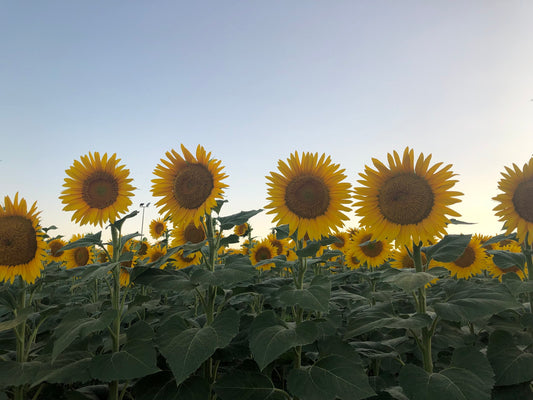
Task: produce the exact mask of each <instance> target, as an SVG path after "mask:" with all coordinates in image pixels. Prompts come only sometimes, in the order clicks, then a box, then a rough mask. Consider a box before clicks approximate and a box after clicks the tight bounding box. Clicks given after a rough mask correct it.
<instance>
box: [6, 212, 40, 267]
mask: <svg viewBox="0 0 533 400" xmlns="http://www.w3.org/2000/svg"><path fill="white" fill-rule="evenodd" d="M36 252H37V233H36V232H35V229H34V228H33V224H32V222H31V220H29V219H27V218H24V217H22V216H18V215H8V216H5V217H0V265H7V266H15V265H23V264H27V263H29V262H30V261H32V260H33V259H34V258H35V254H36Z"/></svg>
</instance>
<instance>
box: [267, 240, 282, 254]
mask: <svg viewBox="0 0 533 400" xmlns="http://www.w3.org/2000/svg"><path fill="white" fill-rule="evenodd" d="M269 242H270V244H271V245H272V246H273V247H274V248H275V249H276V253H277V254H278V255H280V254H283V243H281V242H280V241H279V240H278V239H270V240H269Z"/></svg>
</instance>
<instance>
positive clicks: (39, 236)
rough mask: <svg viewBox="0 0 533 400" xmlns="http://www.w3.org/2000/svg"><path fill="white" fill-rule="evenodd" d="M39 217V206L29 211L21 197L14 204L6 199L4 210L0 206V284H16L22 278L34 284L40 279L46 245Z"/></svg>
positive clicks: (35, 205) (33, 206)
mask: <svg viewBox="0 0 533 400" xmlns="http://www.w3.org/2000/svg"><path fill="white" fill-rule="evenodd" d="M39 214H40V211H37V202H35V203H33V205H32V206H31V207H30V208H29V209H28V205H27V203H26V200H25V199H24V198H21V199H20V201H19V198H18V193H16V194H15V197H14V199H13V200H11V199H10V198H9V197H8V196H5V197H4V206H3V207H2V206H0V282H7V281H9V282H10V283H13V281H14V280H15V277H16V276H17V275H20V277H21V278H22V280H23V281H25V282H27V283H33V282H35V279H37V278H38V277H39V276H40V275H41V270H42V269H43V268H44V266H43V260H44V259H45V257H46V250H45V249H46V243H45V241H44V239H43V233H42V232H41V229H40V226H39V217H38V215H39Z"/></svg>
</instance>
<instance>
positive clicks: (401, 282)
mask: <svg viewBox="0 0 533 400" xmlns="http://www.w3.org/2000/svg"><path fill="white" fill-rule="evenodd" d="M433 279H435V276H434V275H432V274H428V273H427V272H414V271H400V272H398V273H397V274H395V275H392V276H389V277H387V278H386V279H384V281H385V282H390V283H392V284H393V285H395V286H398V287H399V288H400V289H402V290H403V291H405V292H412V291H413V290H416V289H419V288H422V287H424V286H425V285H426V284H428V283H429V282H431V281H432V280H433Z"/></svg>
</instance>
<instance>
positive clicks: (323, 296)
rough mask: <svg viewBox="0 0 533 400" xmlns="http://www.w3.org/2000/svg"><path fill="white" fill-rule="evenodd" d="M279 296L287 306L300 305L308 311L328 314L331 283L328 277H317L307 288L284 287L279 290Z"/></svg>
mask: <svg viewBox="0 0 533 400" xmlns="http://www.w3.org/2000/svg"><path fill="white" fill-rule="evenodd" d="M278 296H279V299H280V301H281V302H282V303H283V305H285V306H295V305H299V306H300V307H302V308H303V309H304V310H308V311H320V312H328V310H329V298H330V296H331V282H330V280H329V278H328V277H327V276H324V275H317V276H315V277H314V278H313V280H312V281H311V284H310V285H309V286H308V287H307V288H304V289H296V288H294V287H293V286H284V287H281V288H280V289H279V291H278Z"/></svg>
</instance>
